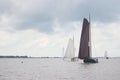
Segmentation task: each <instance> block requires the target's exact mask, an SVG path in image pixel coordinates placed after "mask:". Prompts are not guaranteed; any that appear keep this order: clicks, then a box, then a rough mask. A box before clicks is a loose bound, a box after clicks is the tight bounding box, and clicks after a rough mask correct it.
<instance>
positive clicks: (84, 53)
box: [78, 18, 90, 59]
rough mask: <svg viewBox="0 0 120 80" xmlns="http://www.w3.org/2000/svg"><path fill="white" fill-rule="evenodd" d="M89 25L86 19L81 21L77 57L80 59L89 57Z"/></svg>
mask: <svg viewBox="0 0 120 80" xmlns="http://www.w3.org/2000/svg"><path fill="white" fill-rule="evenodd" d="M89 31H90V23H89V22H88V20H87V19H85V18H84V20H83V27H82V33H81V40H80V47H79V55H78V57H79V58H80V59H85V58H89V57H90V42H89V41H90V39H89V38H90V37H89V36H90V34H89V33H90V32H89Z"/></svg>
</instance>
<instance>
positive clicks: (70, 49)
mask: <svg viewBox="0 0 120 80" xmlns="http://www.w3.org/2000/svg"><path fill="white" fill-rule="evenodd" d="M64 58H67V59H71V61H75V47H74V37H73V39H71V38H70V39H69V41H68V45H67V48H66V52H65V56H64Z"/></svg>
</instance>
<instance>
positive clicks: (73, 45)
mask: <svg viewBox="0 0 120 80" xmlns="http://www.w3.org/2000/svg"><path fill="white" fill-rule="evenodd" d="M73 57H75V46H74V35H73Z"/></svg>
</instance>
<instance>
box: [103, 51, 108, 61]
mask: <svg viewBox="0 0 120 80" xmlns="http://www.w3.org/2000/svg"><path fill="white" fill-rule="evenodd" d="M104 57H105V59H109V57H108V55H107V51H105V54H104Z"/></svg>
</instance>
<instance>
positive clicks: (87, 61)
mask: <svg viewBox="0 0 120 80" xmlns="http://www.w3.org/2000/svg"><path fill="white" fill-rule="evenodd" d="M83 61H84V63H98V59H97V58H86V59H84V60H83Z"/></svg>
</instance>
